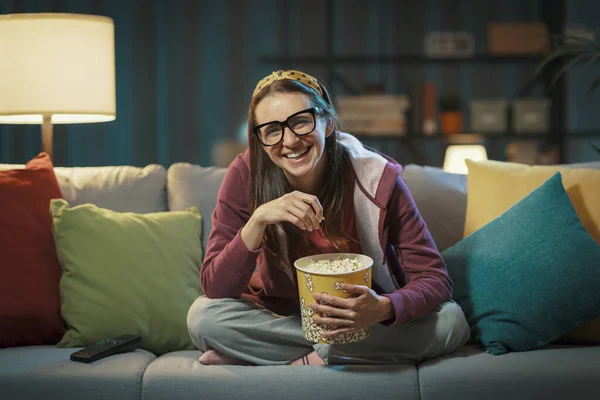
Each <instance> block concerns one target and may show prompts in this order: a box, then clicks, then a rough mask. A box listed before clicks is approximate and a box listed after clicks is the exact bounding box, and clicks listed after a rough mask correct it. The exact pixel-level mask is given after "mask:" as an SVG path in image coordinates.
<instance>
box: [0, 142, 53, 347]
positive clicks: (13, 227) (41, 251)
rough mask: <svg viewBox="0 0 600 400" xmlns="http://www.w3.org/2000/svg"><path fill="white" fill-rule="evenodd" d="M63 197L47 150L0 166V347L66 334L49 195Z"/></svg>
mask: <svg viewBox="0 0 600 400" xmlns="http://www.w3.org/2000/svg"><path fill="white" fill-rule="evenodd" d="M56 198H62V193H61V191H60V187H59V186H58V181H57V180H56V176H55V175H54V166H53V165H52V161H51V160H50V157H49V156H48V154H46V153H41V154H40V155H38V156H37V157H35V158H34V159H33V160H31V161H29V162H28V163H27V165H26V166H25V169H20V170H8V171H0V348H2V347H14V346H27V345H41V344H56V343H57V342H58V341H59V340H60V339H61V338H62V335H63V334H64V331H65V324H64V321H63V319H62V316H61V313H60V291H59V281H60V273H61V268H60V264H59V262H58V258H57V256H56V248H55V246H54V237H53V236H52V221H51V218H50V199H56Z"/></svg>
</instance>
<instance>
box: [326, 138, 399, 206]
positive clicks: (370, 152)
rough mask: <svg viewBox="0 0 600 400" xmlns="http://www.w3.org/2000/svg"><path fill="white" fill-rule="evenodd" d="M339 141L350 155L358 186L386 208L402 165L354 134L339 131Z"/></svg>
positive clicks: (378, 204)
mask: <svg viewBox="0 0 600 400" xmlns="http://www.w3.org/2000/svg"><path fill="white" fill-rule="evenodd" d="M338 142H339V143H341V144H342V145H343V146H344V148H345V149H346V150H347V152H348V154H349V155H350V160H351V162H352V167H353V168H354V171H355V173H356V180H357V181H358V186H359V187H360V189H361V190H362V191H363V192H364V194H365V195H366V196H367V197H369V198H370V199H371V201H373V202H374V203H375V204H376V205H377V206H378V207H379V208H385V206H386V205H387V202H388V200H389V199H390V196H391V195H392V190H393V188H394V184H395V182H396V179H398V176H400V175H401V174H402V166H401V165H400V164H399V163H398V162H397V161H395V160H393V159H392V158H390V157H387V156H385V155H384V154H381V153H379V152H377V151H376V150H374V149H370V148H368V147H365V146H364V145H363V144H362V143H361V142H360V141H359V140H358V139H357V138H355V137H354V136H352V135H350V134H348V133H344V132H338Z"/></svg>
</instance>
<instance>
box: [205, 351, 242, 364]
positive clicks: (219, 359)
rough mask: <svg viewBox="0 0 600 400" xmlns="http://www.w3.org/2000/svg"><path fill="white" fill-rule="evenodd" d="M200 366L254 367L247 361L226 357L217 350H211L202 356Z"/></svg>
mask: <svg viewBox="0 0 600 400" xmlns="http://www.w3.org/2000/svg"><path fill="white" fill-rule="evenodd" d="M199 361H200V364H204V365H252V364H251V363H249V362H247V361H243V360H240V359H237V358H233V357H229V356H226V355H225V354H223V353H219V352H218V351H216V350H215V349H209V350H207V351H205V352H204V354H202V355H201V356H200V359H199Z"/></svg>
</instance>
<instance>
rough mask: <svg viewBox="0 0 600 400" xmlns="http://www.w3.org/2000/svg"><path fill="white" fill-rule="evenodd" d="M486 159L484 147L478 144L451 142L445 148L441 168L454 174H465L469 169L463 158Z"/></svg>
mask: <svg viewBox="0 0 600 400" xmlns="http://www.w3.org/2000/svg"><path fill="white" fill-rule="evenodd" d="M467 159H468V160H473V161H484V160H487V152H486V150H485V147H484V146H483V145H480V144H453V145H450V146H448V147H447V148H446V156H445V157H444V167H443V170H444V171H446V172H452V173H454V174H463V175H466V174H467V173H468V172H469V170H468V168H467V164H465V160H467Z"/></svg>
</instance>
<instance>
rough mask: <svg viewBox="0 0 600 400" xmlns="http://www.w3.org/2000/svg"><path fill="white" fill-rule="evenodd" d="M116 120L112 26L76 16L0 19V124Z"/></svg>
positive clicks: (94, 18) (99, 18)
mask: <svg viewBox="0 0 600 400" xmlns="http://www.w3.org/2000/svg"><path fill="white" fill-rule="evenodd" d="M44 116H52V123H54V124H61V123H83V122H105V121H112V120H114V119H115V118H116V95H115V45H114V23H113V20H112V19H110V18H108V17H102V16H96V15H82V14H58V13H57V14H51V13H50V14H10V15H0V123H14V124H41V123H42V121H43V117H44Z"/></svg>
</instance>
